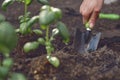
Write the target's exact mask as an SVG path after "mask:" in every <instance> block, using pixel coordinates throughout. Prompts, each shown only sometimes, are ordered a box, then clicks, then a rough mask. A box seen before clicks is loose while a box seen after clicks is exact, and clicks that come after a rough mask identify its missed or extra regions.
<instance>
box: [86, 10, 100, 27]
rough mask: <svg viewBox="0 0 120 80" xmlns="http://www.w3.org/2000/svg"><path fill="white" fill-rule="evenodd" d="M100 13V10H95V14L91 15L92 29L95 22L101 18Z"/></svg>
mask: <svg viewBox="0 0 120 80" xmlns="http://www.w3.org/2000/svg"><path fill="white" fill-rule="evenodd" d="M99 11H100V10H94V11H93V13H92V14H91V17H90V18H89V21H88V22H89V24H90V28H93V27H94V25H95V22H96V20H97V18H98V16H99Z"/></svg>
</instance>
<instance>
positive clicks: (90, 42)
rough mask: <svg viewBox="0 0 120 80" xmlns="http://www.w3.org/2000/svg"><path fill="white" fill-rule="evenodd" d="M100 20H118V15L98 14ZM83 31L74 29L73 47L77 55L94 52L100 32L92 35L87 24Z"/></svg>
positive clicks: (119, 17) (119, 16)
mask: <svg viewBox="0 0 120 80" xmlns="http://www.w3.org/2000/svg"><path fill="white" fill-rule="evenodd" d="M99 18H100V19H109V20H119V19H120V15H117V14H103V13H100V14H99ZM85 29H86V30H85V31H80V29H79V28H76V31H75V36H74V42H73V43H74V44H73V47H74V49H75V50H76V51H77V52H78V53H88V52H92V51H95V50H96V49H97V46H98V43H99V40H100V37H101V32H98V33H97V34H92V32H91V31H92V30H91V29H90V27H89V24H88V23H87V24H85Z"/></svg>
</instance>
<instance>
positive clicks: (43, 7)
mask: <svg viewBox="0 0 120 80" xmlns="http://www.w3.org/2000/svg"><path fill="white" fill-rule="evenodd" d="M43 10H50V6H49V5H44V6H42V7H41V11H43Z"/></svg>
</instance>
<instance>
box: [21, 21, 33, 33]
mask: <svg viewBox="0 0 120 80" xmlns="http://www.w3.org/2000/svg"><path fill="white" fill-rule="evenodd" d="M26 25H27V23H26V22H23V23H21V24H20V33H21V34H23V35H25V34H28V33H30V32H31V28H28V27H27V26H26Z"/></svg>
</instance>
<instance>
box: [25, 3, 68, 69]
mask: <svg viewBox="0 0 120 80" xmlns="http://www.w3.org/2000/svg"><path fill="white" fill-rule="evenodd" d="M61 18H62V12H61V10H60V9H58V8H54V7H51V6H48V5H44V6H43V7H42V8H41V11H40V14H39V15H38V16H34V17H32V18H31V19H30V20H29V21H28V23H27V28H29V27H31V26H32V25H33V23H34V22H36V21H38V22H39V23H40V29H39V30H38V29H37V30H33V31H34V32H36V33H40V35H41V34H42V33H43V31H45V36H44V37H39V38H38V40H37V41H33V42H27V43H26V44H25V45H24V51H25V52H29V51H31V50H34V49H36V48H38V47H39V45H44V46H45V48H46V51H47V59H48V61H49V62H50V63H51V64H52V65H53V66H54V67H58V66H59V65H60V61H59V59H58V58H57V57H52V56H51V53H52V52H53V51H54V47H53V44H52V41H53V40H55V36H56V35H57V34H60V35H61V36H62V37H63V42H64V43H66V44H67V43H68V42H69V32H68V30H67V28H66V26H65V24H64V23H62V22H60V19H61ZM31 24H32V25H31ZM51 24H56V28H54V29H53V30H52V31H50V25H51Z"/></svg>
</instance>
